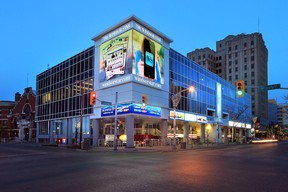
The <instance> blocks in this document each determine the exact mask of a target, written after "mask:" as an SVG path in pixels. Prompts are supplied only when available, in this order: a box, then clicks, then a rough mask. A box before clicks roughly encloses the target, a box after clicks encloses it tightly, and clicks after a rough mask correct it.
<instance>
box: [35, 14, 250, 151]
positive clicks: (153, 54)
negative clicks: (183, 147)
mask: <svg viewBox="0 0 288 192" xmlns="http://www.w3.org/2000/svg"><path fill="white" fill-rule="evenodd" d="M92 40H93V41H94V46H92V47H90V48H89V49H87V50H85V51H86V52H87V51H88V52H89V54H83V52H82V53H79V54H77V55H76V56H73V57H71V58H69V59H68V60H66V61H64V62H62V63H60V64H58V65H56V66H55V67H53V68H51V69H48V70H47V71H45V72H43V73H41V74H39V75H38V76H37V87H36V90H37V105H36V110H37V112H36V113H37V115H36V118H37V131H38V132H37V141H38V142H50V143H53V142H55V141H60V142H62V143H65V144H73V143H77V142H79V141H80V140H81V138H79V137H80V135H81V137H82V138H83V139H86V138H89V139H90V140H91V141H92V142H91V144H92V145H94V146H103V145H107V144H108V145H109V143H111V142H113V141H114V133H115V132H114V130H115V129H114V127H115V122H116V124H117V125H116V127H117V129H116V135H117V139H118V143H117V144H119V145H121V144H123V143H125V145H126V147H135V146H136V147H137V146H141V145H140V144H141V143H142V141H143V140H149V139H151V140H153V141H157V145H168V144H171V141H172V139H173V138H174V137H176V138H177V141H181V142H183V141H185V142H186V143H188V144H189V143H191V142H192V141H193V140H199V141H201V142H217V143H223V142H229V141H232V142H234V141H235V139H237V138H238V139H239V138H244V137H245V138H247V137H250V136H251V131H250V130H251V97H250V95H248V94H245V95H244V97H240V98H237V97H236V93H235V86H234V85H231V84H230V83H229V82H226V81H225V80H224V79H222V78H220V77H219V76H217V75H216V74H214V73H212V72H210V71H208V70H207V69H205V68H203V67H201V66H199V65H198V64H196V63H194V62H193V61H192V60H190V59H188V58H187V57H185V56H183V55H181V54H180V53H178V52H177V51H175V50H173V49H172V48H170V44H171V43H172V40H171V39H170V38H169V37H167V36H166V35H164V34H163V33H161V32H159V31H158V30H157V29H155V28H153V27H151V26H150V25H148V24H147V23H145V22H143V21H142V20H140V19H138V18H137V17H134V16H132V17H129V18H128V19H126V20H124V21H123V22H121V23H119V24H117V25H115V26H113V27H111V28H109V29H108V30H106V31H104V32H103V33H101V34H99V35H97V36H95V37H93V38H92ZM85 51H84V52H85ZM81 56H82V58H81ZM86 56H87V57H88V58H90V59H88V60H87V58H86ZM77 57H80V58H79V60H78V61H77ZM72 58H73V59H72ZM86 62H87V63H86ZM85 64H87V68H85V67H86V65H85ZM72 65H75V69H74V68H71V67H72ZM71 70H72V71H73V72H71ZM60 71H61V72H60ZM91 71H92V72H91ZM81 74H82V75H81ZM85 75H86V76H85ZM58 76H61V78H60V79H59V81H57V80H55V79H54V78H56V79H57V77H58ZM47 77H49V78H47ZM44 81H45V82H44ZM53 82H55V83H53ZM60 82H61V84H59V83H60ZM54 84H57V85H58V84H59V85H58V86H56V85H55V86H54ZM191 86H192V87H193V91H192V92H189V91H188V88H189V87H191ZM91 91H95V92H96V94H97V102H96V104H95V105H90V104H89V93H90V92H91ZM176 94H177V95H178V96H179V95H180V97H178V103H177V106H176V107H175V103H174V105H173V100H172V98H173V96H176ZM56 103H57V104H56ZM143 103H145V104H143ZM56 105H57V108H56ZM116 106H117V112H115V108H116ZM173 107H175V108H173ZM55 108H56V109H55ZM59 110H60V111H61V113H60V112H59ZM175 111H176V113H175ZM55 113H56V114H55ZM174 118H175V120H174ZM79 124H80V125H79ZM80 127H81V130H82V134H80V129H79V128H80ZM174 131H175V132H174Z"/></svg>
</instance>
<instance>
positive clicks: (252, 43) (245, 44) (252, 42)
mask: <svg viewBox="0 0 288 192" xmlns="http://www.w3.org/2000/svg"><path fill="white" fill-rule="evenodd" d="M250 45H251V46H253V45H254V40H251V41H250ZM243 46H244V47H247V42H244V43H243ZM221 47H222V44H221V43H219V48H221ZM237 49H238V45H235V46H234V50H237ZM228 51H232V47H228Z"/></svg>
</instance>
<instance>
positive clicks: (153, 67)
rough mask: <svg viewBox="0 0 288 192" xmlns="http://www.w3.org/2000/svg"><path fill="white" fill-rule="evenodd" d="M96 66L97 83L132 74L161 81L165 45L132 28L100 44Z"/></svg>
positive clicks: (162, 81) (162, 80)
mask: <svg viewBox="0 0 288 192" xmlns="http://www.w3.org/2000/svg"><path fill="white" fill-rule="evenodd" d="M99 70H100V71H99V75H100V78H99V81H100V83H102V82H107V81H109V80H113V79H116V78H119V77H121V78H123V77H124V76H125V75H129V74H134V75H136V76H140V77H143V78H145V79H147V80H149V81H152V82H155V83H158V84H164V48H163V46H162V45H160V44H159V43H157V42H156V41H154V40H153V39H151V38H148V37H146V36H145V35H143V34H142V33H140V32H138V31H136V30H133V29H131V30H129V31H126V32H124V33H122V34H120V35H118V36H116V37H114V38H112V39H110V40H108V41H106V42H104V43H102V44H101V45H100V69H99ZM143 82H145V81H143ZM106 85H107V84H106Z"/></svg>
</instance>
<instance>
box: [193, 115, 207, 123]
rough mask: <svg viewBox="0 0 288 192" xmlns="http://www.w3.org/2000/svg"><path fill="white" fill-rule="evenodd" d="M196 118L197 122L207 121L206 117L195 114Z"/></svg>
mask: <svg viewBox="0 0 288 192" xmlns="http://www.w3.org/2000/svg"><path fill="white" fill-rule="evenodd" d="M196 120H197V122H207V117H205V116H200V115H197V117H196Z"/></svg>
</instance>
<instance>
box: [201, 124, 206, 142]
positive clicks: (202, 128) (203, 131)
mask: <svg viewBox="0 0 288 192" xmlns="http://www.w3.org/2000/svg"><path fill="white" fill-rule="evenodd" d="M200 138H201V141H202V142H203V143H204V142H205V141H206V135H205V124H204V123H201V133H200Z"/></svg>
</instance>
